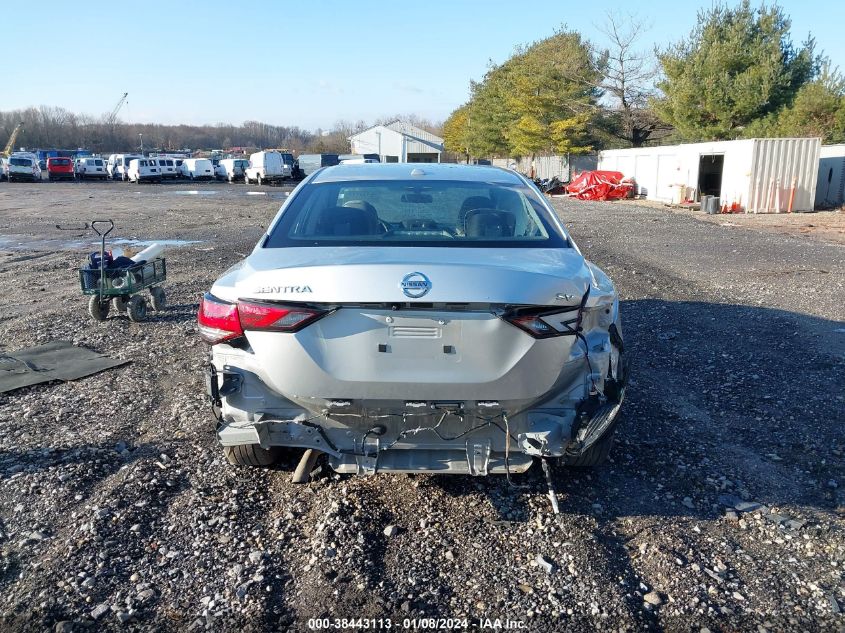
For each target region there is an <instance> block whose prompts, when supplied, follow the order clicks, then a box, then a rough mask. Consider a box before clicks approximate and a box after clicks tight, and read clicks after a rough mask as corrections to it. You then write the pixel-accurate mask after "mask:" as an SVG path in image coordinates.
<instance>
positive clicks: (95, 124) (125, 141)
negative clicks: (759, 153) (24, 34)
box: [0, 106, 440, 154]
mask: <svg viewBox="0 0 845 633" xmlns="http://www.w3.org/2000/svg"><path fill="white" fill-rule="evenodd" d="M396 119H402V120H404V121H408V122H409V123H412V124H414V125H417V126H418V127H422V128H424V129H427V130H429V131H431V132H434V133H439V132H440V127H439V125H438V124H437V123H433V122H431V121H428V120H427V119H424V118H421V117H418V116H416V115H413V114H411V115H402V114H397V115H393V116H390V117H382V118H381V119H377V120H376V121H375V122H374V125H375V124H380V123H387V122H390V121H394V120H396ZM21 122H23V132H22V133H21V134H20V136H19V137H18V141H17V143H16V147H21V146H23V147H28V148H42V149H43V148H61V149H77V148H85V149H90V150H93V151H95V152H100V153H109V152H120V151H136V150H139V149H140V147H141V143H143V146H144V149H146V150H151V149H158V150H170V151H177V150H182V149H192V150H196V149H206V150H207V149H228V148H232V147H245V148H287V149H289V150H291V151H293V152H295V153H305V152H321V153H323V152H325V153H336V154H344V153H348V152H349V140H348V138H349V136H351V135H352V134H354V133H356V132H360V131H361V130H364V129H366V128H367V127H369V124H367V122H365V121H357V122H354V123H353V122H349V121H344V120H340V121H338V122H337V123H335V125H334V126H333V127H332V128H331V129H330V130H320V129H318V130H316V131H313V132H312V131H308V130H303V129H302V128H299V127H296V126H291V127H288V126H283V125H270V124H268V123H262V122H261V121H245V122H244V123H242V124H241V125H232V124H229V123H218V124H216V125H159V124H147V123H122V122H120V121H110V118H109V115H103V116H101V117H92V116H88V115H84V114H75V113H73V112H70V111H68V110H66V109H64V108H60V107H53V106H41V107H38V108H35V107H32V108H26V109H24V110H11V111H7V112H0V148H2V147H3V146H4V145H5V144H6V139H8V138H9V136H10V135H11V133H12V131H13V130H14V129H15V126H17V125H18V123H21Z"/></svg>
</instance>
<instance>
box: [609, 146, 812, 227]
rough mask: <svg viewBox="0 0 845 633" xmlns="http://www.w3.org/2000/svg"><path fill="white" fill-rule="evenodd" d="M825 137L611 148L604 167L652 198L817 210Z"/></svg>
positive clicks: (771, 209)
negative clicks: (706, 197) (714, 198)
mask: <svg viewBox="0 0 845 633" xmlns="http://www.w3.org/2000/svg"><path fill="white" fill-rule="evenodd" d="M820 146H821V141H820V140H819V139H817V138H772V139H743V140H738V141H713V142H709V143H688V144H684V145H666V146H660V147H641V148H631V149H617V150H605V151H603V152H600V153H599V169H602V170H608V171H619V172H622V174H624V176H625V177H626V178H633V179H634V180H635V182H636V183H637V187H638V193H640V194H641V195H644V196H645V197H646V198H648V199H650V200H658V201H662V202H680V201H682V200H685V199H695V200H698V199H700V196H701V195H702V194H707V195H712V196H718V197H719V199H720V203H721V204H722V205H727V206H728V207H731V206H732V205H736V206H738V207H740V208H742V209H743V210H747V211H749V212H755V213H756V212H761V213H765V212H770V213H774V212H782V211H787V210H788V209H789V208H790V199H791V200H792V202H791V204H792V210H793V211H812V210H813V203H814V200H815V195H816V179H817V169H818V162H819V148H820Z"/></svg>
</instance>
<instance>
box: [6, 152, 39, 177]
mask: <svg viewBox="0 0 845 633" xmlns="http://www.w3.org/2000/svg"><path fill="white" fill-rule="evenodd" d="M6 179H7V180H8V181H9V182H12V181H13V180H30V181H32V182H41V167H40V166H39V165H38V156H36V155H35V154H28V153H22V152H16V153H14V154H12V155H11V156H9V158H7V159H6Z"/></svg>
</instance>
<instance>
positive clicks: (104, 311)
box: [88, 295, 110, 321]
mask: <svg viewBox="0 0 845 633" xmlns="http://www.w3.org/2000/svg"><path fill="white" fill-rule="evenodd" d="M109 306H110V302H109V300H108V299H106V300H105V301H100V297H99V295H91V298H90V299H89V300H88V314H90V315H91V318H92V319H94V320H95V321H105V320H106V317H108V315H109Z"/></svg>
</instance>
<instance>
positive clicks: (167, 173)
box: [153, 156, 180, 180]
mask: <svg viewBox="0 0 845 633" xmlns="http://www.w3.org/2000/svg"><path fill="white" fill-rule="evenodd" d="M153 160H155V161H156V162H157V163H158V170H159V173H161V177H162V179H168V180H173V179H176V178H178V177H179V175H180V174H179V168H178V167H177V166H176V159H174V158H170V157H169V156H159V157H157V158H155V159H153Z"/></svg>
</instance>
